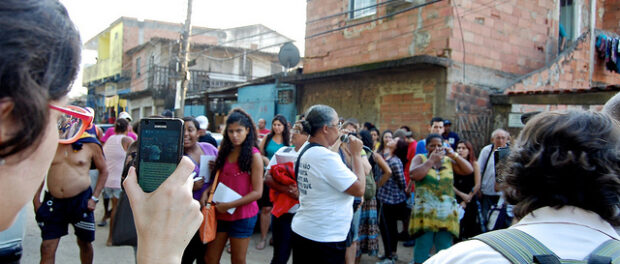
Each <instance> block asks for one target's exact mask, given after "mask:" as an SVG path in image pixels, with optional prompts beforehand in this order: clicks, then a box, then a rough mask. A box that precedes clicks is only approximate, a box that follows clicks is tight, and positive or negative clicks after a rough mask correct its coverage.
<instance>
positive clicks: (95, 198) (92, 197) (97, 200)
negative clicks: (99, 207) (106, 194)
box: [90, 196, 99, 203]
mask: <svg viewBox="0 0 620 264" xmlns="http://www.w3.org/2000/svg"><path fill="white" fill-rule="evenodd" d="M90 199H93V201H95V203H98V202H99V198H97V197H95V196H91V197H90Z"/></svg>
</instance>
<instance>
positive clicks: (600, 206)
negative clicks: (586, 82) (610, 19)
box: [0, 0, 620, 263]
mask: <svg viewBox="0 0 620 264" xmlns="http://www.w3.org/2000/svg"><path fill="white" fill-rule="evenodd" d="M0 33H2V35H4V36H7V37H6V38H2V39H0V47H1V49H0V50H2V51H1V52H0V76H2V78H0V87H1V89H0V208H2V210H3V213H2V214H0V231H6V230H10V229H12V228H15V226H18V227H21V226H22V225H20V223H19V221H23V217H18V215H20V211H22V210H23V208H24V205H25V204H26V203H27V202H28V201H30V200H32V201H33V204H34V209H35V211H36V212H35V214H36V221H37V222H38V224H39V227H40V229H41V237H42V243H41V263H54V260H55V252H56V249H57V247H58V243H59V241H60V238H61V237H63V236H65V235H67V233H68V225H69V224H71V225H72V226H73V227H74V229H75V235H76V237H77V244H78V247H79V250H80V254H79V256H80V261H81V262H82V263H92V261H93V254H94V250H93V246H92V241H93V240H94V239H95V237H94V234H95V228H96V227H95V226H96V223H95V219H94V213H93V211H94V209H95V207H96V205H97V203H98V202H99V199H100V197H102V198H103V199H104V200H105V199H109V202H108V203H110V204H109V205H108V206H106V208H105V210H104V211H105V212H104V215H103V219H102V220H101V221H100V223H99V225H106V224H107V220H108V219H110V230H111V232H110V235H109V237H108V243H107V244H114V241H113V239H111V237H112V230H113V229H114V227H115V226H117V225H120V224H125V222H123V221H125V220H121V219H120V218H119V216H118V214H119V210H117V208H118V207H119V206H120V203H121V202H120V201H122V200H123V199H124V198H126V199H127V200H128V202H129V204H130V205H131V211H132V216H133V217H132V218H131V220H132V222H133V223H134V224H133V229H134V230H135V242H134V243H133V245H135V246H136V260H137V262H138V263H193V262H194V261H195V262H197V263H219V262H220V259H221V258H222V255H223V253H224V251H228V252H229V253H230V258H231V262H232V263H245V262H246V256H247V252H248V247H249V245H250V237H251V236H252V234H253V233H254V230H255V229H258V230H259V232H260V238H259V241H258V243H257V245H256V248H257V249H259V250H264V249H265V248H267V244H268V243H270V242H269V239H268V233H269V229H270V227H271V230H272V238H273V258H272V260H271V263H287V262H288V261H289V259H290V258H291V255H292V262H293V263H359V262H360V257H361V255H362V254H368V255H371V256H377V257H378V259H379V260H380V261H381V262H382V263H393V262H395V261H396V260H398V252H397V248H398V246H397V245H398V243H399V241H405V242H406V243H409V245H412V246H413V247H414V249H413V259H412V260H405V261H411V263H423V262H424V263H534V262H537V263H558V262H560V261H564V260H583V261H588V263H615V262H616V261H617V259H618V258H619V257H620V236H618V233H617V232H616V230H615V228H614V227H617V226H619V225H620V213H619V212H620V210H619V205H620V199H619V197H620V196H619V194H620V178H619V175H620V155H619V152H618V151H619V150H620V94H618V95H616V96H615V97H613V98H612V99H611V100H610V101H609V102H607V104H606V105H605V106H604V108H603V111H602V112H601V113H599V112H593V111H583V110H574V111H564V112H543V113H538V114H536V115H535V116H533V117H531V118H530V119H529V120H527V121H526V122H525V123H526V124H525V127H524V128H523V130H522V131H521V132H520V134H519V136H518V137H517V138H516V140H512V138H511V136H510V134H509V133H508V132H507V131H506V130H503V129H501V128H497V129H496V130H494V131H493V132H492V134H491V140H490V142H491V144H489V145H487V146H484V147H482V148H481V151H480V153H479V155H478V156H477V158H476V155H475V154H476V153H475V150H474V146H473V145H472V144H471V142H469V141H467V140H466V139H463V138H460V137H459V136H458V134H457V132H458V131H452V130H450V129H449V128H450V126H451V122H450V121H449V120H445V119H443V118H440V117H434V118H432V119H431V120H430V121H429V124H428V132H429V133H428V134H427V135H418V138H419V140H415V138H416V136H414V135H413V133H412V132H411V129H410V128H409V127H407V126H403V127H401V128H398V129H397V130H395V131H391V130H387V129H386V130H384V131H383V132H381V131H380V130H379V128H377V127H375V126H374V125H372V124H370V123H364V124H363V125H360V124H359V122H358V121H357V120H356V119H355V118H349V119H345V118H341V117H339V116H338V113H337V112H336V110H335V109H333V108H332V107H330V106H327V105H314V106H311V107H310V108H309V109H307V110H306V111H305V112H304V113H303V114H302V115H301V116H300V117H299V120H297V121H295V122H294V123H292V124H291V123H289V120H286V118H285V117H283V116H281V115H276V116H275V117H274V118H273V119H272V120H271V129H268V128H266V124H267V122H266V120H264V119H261V120H259V122H258V125H256V124H255V123H254V121H253V118H252V117H251V115H249V114H248V113H246V112H245V111H244V110H243V109H239V108H236V109H233V110H231V111H230V113H229V114H228V116H227V117H226V120H225V123H224V128H223V130H222V134H223V139H222V141H221V142H219V146H218V142H217V141H215V140H214V139H213V137H212V136H211V135H210V134H209V133H208V131H206V129H207V127H208V119H207V118H206V117H204V116H201V117H197V118H194V117H184V118H183V120H184V127H183V153H184V157H183V158H182V159H181V161H180V163H179V164H178V166H177V168H176V170H175V171H174V172H173V173H172V174H171V175H170V176H169V177H168V178H167V180H166V181H164V182H163V183H162V184H161V186H159V188H158V189H157V190H155V191H153V192H150V193H145V192H144V191H143V190H142V188H141V187H140V185H139V184H138V181H137V176H136V171H135V169H134V168H133V166H132V164H133V163H132V161H133V159H134V158H135V157H136V156H135V153H136V149H137V148H136V145H137V144H136V142H137V141H136V140H139V138H138V137H137V135H136V134H135V132H134V128H133V127H132V126H131V124H130V121H132V119H131V116H130V115H129V114H127V113H125V112H123V113H120V114H119V118H118V119H116V120H115V124H114V128H113V130H111V131H110V130H109V131H108V132H106V133H105V134H103V133H102V131H100V130H99V129H98V128H97V127H96V126H92V125H91V124H92V120H93V116H94V112H93V110H92V109H89V108H80V107H75V106H67V105H66V101H67V99H66V96H67V93H68V92H69V89H70V84H71V83H72V81H73V80H74V78H75V76H76V74H77V69H78V65H79V60H80V46H81V45H80V37H79V34H78V32H77V30H76V28H75V26H74V25H73V23H72V22H71V20H70V19H69V17H68V14H67V11H66V10H65V8H64V7H63V6H62V4H60V3H59V2H58V1H56V0H40V1H21V0H19V1H18V0H7V1H3V2H0ZM291 121H292V120H291ZM446 128H448V129H446ZM136 130H138V129H136ZM106 135H108V136H106ZM165 147H166V146H163V148H162V149H161V150H159V151H160V153H159V154H164V153H161V152H170V150H166V148H165ZM206 168H208V170H206ZM91 169H96V170H97V171H98V173H97V175H96V177H93V180H91V177H90V175H91V173H90V170H91ZM204 171H208V172H209V173H208V174H205V173H204ZM190 175H194V176H193V178H191V177H192V176H190ZM215 178H217V179H218V180H217V182H215V180H214V179H215ZM213 184H215V185H214V186H217V187H218V188H220V187H222V186H225V187H227V188H228V189H231V190H232V191H234V192H235V193H236V194H238V198H236V199H232V200H229V201H225V202H224V201H219V202H217V203H216V204H215V209H216V219H217V230H216V235H215V239H214V240H213V241H210V242H208V243H206V244H205V243H203V242H202V239H201V237H200V235H199V234H198V233H197V230H198V228H199V226H200V224H201V222H202V221H203V217H202V214H201V207H203V206H205V205H206V201H207V197H208V190H209V188H208V187H209V186H210V185H213ZM222 188H224V187H222ZM119 200H120V201H119ZM110 207H111V208H110ZM108 211H109V212H108ZM22 215H23V214H22ZM16 221H17V223H16ZM399 222H400V223H401V226H400V228H399ZM399 230H402V232H399ZM0 234H2V233H0ZM379 240H381V241H382V243H383V254H381V255H379V252H380V251H381V250H380V249H379V245H380V243H379ZM458 241H463V242H460V243H457V244H456V245H453V244H454V243H455V242H458ZM12 250H16V249H15V248H11V249H9V250H7V249H4V248H3V249H2V250H0V262H3V263H5V262H6V263H19V254H17V252H15V251H12ZM401 261H402V259H401Z"/></svg>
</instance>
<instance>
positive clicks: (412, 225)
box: [409, 154, 459, 237]
mask: <svg viewBox="0 0 620 264" xmlns="http://www.w3.org/2000/svg"><path fill="white" fill-rule="evenodd" d="M418 156H420V157H421V158H422V162H423V163H424V162H426V160H428V157H427V154H419V155H418ZM453 183H454V174H453V172H452V161H451V160H450V158H448V157H444V158H443V160H442V162H441V167H440V168H439V169H430V170H428V173H427V174H426V176H424V178H423V179H422V180H420V181H416V183H415V186H416V192H415V204H414V206H413V210H411V218H410V221H409V234H411V235H413V236H414V237H417V236H420V235H422V234H423V233H425V232H438V231H441V230H446V231H448V232H450V233H451V234H452V235H454V236H455V237H458V236H459V217H458V211H457V208H458V206H457V202H456V199H454V190H453V189H452V186H453Z"/></svg>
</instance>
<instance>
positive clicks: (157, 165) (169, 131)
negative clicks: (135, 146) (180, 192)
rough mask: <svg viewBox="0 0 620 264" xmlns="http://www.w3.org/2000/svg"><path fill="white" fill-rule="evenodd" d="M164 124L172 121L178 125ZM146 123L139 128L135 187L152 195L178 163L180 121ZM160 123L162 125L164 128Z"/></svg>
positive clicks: (180, 137) (180, 135) (180, 143)
mask: <svg viewBox="0 0 620 264" xmlns="http://www.w3.org/2000/svg"><path fill="white" fill-rule="evenodd" d="M168 121H176V122H179V123H181V125H180V126H179V124H175V123H172V122H168ZM148 122H149V121H146V122H144V123H142V124H140V136H139V139H140V148H139V150H138V153H139V154H138V156H139V158H138V183H139V184H140V186H141V187H142V190H144V191H145V192H152V191H155V190H156V189H157V187H159V185H161V183H162V182H164V181H165V180H166V179H167V178H168V176H170V174H172V173H173V172H174V170H175V169H176V167H177V164H178V163H179V161H180V158H181V155H182V148H183V145H182V130H181V128H182V127H183V125H182V122H180V120H166V121H157V122H155V121H152V120H151V124H149V123H148ZM153 122H155V123H157V124H158V125H155V124H153ZM161 122H165V125H163V124H162V123H161Z"/></svg>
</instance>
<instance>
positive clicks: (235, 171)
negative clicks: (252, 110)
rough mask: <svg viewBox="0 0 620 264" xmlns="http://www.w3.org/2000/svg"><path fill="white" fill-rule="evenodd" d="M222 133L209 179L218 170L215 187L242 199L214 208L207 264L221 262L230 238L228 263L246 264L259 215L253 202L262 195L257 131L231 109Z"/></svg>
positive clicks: (246, 117) (239, 112) (240, 112)
mask: <svg viewBox="0 0 620 264" xmlns="http://www.w3.org/2000/svg"><path fill="white" fill-rule="evenodd" d="M224 131H225V132H226V133H224V138H223V139H222V144H221V146H220V150H219V152H218V155H217V159H216V161H215V168H214V170H213V173H212V176H211V177H212V178H213V177H214V176H215V172H216V171H218V170H219V171H220V176H219V180H218V181H219V183H218V184H219V185H222V184H223V185H226V186H228V187H229V188H231V189H232V190H234V191H235V192H237V193H238V194H240V195H241V198H239V199H237V200H234V201H231V202H226V203H218V204H216V205H215V208H216V211H217V220H218V221H217V234H216V236H215V240H214V241H213V242H210V243H209V244H207V254H206V256H205V260H206V263H207V264H210V263H213V264H214V263H219V262H220V258H221V257H222V252H223V251H224V247H225V246H226V240H228V239H229V238H230V245H231V256H230V258H231V263H233V264H238V263H245V255H246V253H247V250H248V245H249V243H250V236H251V235H252V232H253V231H254V225H255V224H256V215H257V213H258V205H257V204H256V200H258V199H259V198H260V197H261V195H262V193H263V161H262V157H261V154H260V151H259V150H258V148H257V145H256V128H255V126H254V122H253V121H252V118H251V117H250V115H248V114H247V113H246V112H244V111H243V110H241V109H239V108H236V109H233V110H232V111H231V112H230V114H229V115H228V117H227V118H226V128H225V129H224ZM218 187H219V186H218ZM208 190H209V189H207V191H205V192H204V194H203V196H202V199H201V204H202V205H204V204H205V201H206V199H207V196H208ZM231 208H235V211H234V213H233V214H229V213H228V212H227V210H229V209H231Z"/></svg>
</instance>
